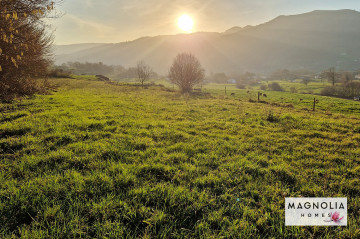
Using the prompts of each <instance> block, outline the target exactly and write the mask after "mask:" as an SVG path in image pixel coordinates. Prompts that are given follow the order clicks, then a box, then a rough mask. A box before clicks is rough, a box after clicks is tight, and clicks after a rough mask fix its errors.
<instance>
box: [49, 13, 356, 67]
mask: <svg viewBox="0 0 360 239" xmlns="http://www.w3.org/2000/svg"><path fill="white" fill-rule="evenodd" d="M359 25H360V13H359V12H357V11H353V10H337V11H313V12H310V13H305V14H300V15H293V16H279V17H277V18H275V19H273V20H272V21H269V22H267V23H264V24H261V25H257V26H247V27H244V28H240V27H234V28H232V29H229V30H228V31H226V32H224V33H207V32H202V33H194V34H190V35H186V34H180V35H169V36H156V37H144V38H140V39H137V40H135V41H130V42H123V43H116V44H100V45H98V46H96V45H81V44H80V45H76V46H57V51H56V63H57V64H61V63H64V62H67V61H80V62H86V61H88V62H98V61H102V62H104V63H106V64H120V65H123V66H127V67H129V66H134V65H135V64H136V62H137V61H138V60H145V61H147V62H149V63H150V64H151V66H152V67H153V68H154V69H155V70H156V71H157V72H159V73H166V72H167V69H168V67H169V66H170V64H171V62H172V59H173V57H174V56H175V55H176V54H178V53H179V52H183V51H186V52H192V53H194V54H195V55H196V56H197V57H198V58H199V59H200V61H201V62H202V64H203V65H204V67H205V68H206V69H207V70H208V71H209V72H228V73H233V72H243V71H254V72H259V73H260V72H263V73H267V72H271V71H274V70H276V69H283V68H288V69H303V68H305V69H309V70H313V71H321V70H324V69H327V68H329V67H331V66H336V67H337V68H338V69H342V70H356V69H358V68H360V41H359V40H358V39H360V31H359V28H358V26H359ZM69 48H70V49H71V51H70V50H69Z"/></svg>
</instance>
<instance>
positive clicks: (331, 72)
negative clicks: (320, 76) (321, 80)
mask: <svg viewBox="0 0 360 239" xmlns="http://www.w3.org/2000/svg"><path fill="white" fill-rule="evenodd" d="M325 76H326V78H327V79H328V81H329V82H331V83H332V85H333V86H335V83H336V81H337V78H338V74H337V73H336V70H335V67H331V68H329V69H328V70H327V71H325Z"/></svg>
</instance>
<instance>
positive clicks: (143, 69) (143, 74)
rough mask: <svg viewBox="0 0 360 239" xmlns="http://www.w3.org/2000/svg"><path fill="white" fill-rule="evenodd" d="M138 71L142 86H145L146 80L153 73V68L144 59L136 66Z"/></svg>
mask: <svg viewBox="0 0 360 239" xmlns="http://www.w3.org/2000/svg"><path fill="white" fill-rule="evenodd" d="M136 73H137V76H138V79H139V82H140V83H141V86H142V87H143V88H144V82H145V81H147V80H149V79H150V76H151V74H152V69H151V67H150V66H149V65H147V64H145V62H143V61H139V62H138V63H137V66H136Z"/></svg>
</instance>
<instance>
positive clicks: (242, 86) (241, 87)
mask: <svg viewBox="0 0 360 239" xmlns="http://www.w3.org/2000/svg"><path fill="white" fill-rule="evenodd" d="M236 88H238V89H246V86H245V84H241V83H238V82H236Z"/></svg>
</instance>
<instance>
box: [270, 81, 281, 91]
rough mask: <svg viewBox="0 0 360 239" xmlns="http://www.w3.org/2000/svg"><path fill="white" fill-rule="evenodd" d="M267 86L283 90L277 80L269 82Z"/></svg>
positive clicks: (275, 89)
mask: <svg viewBox="0 0 360 239" xmlns="http://www.w3.org/2000/svg"><path fill="white" fill-rule="evenodd" d="M269 88H270V89H271V90H274V91H284V89H283V88H282V87H281V86H280V85H279V83H277V82H273V83H271V84H269Z"/></svg>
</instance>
